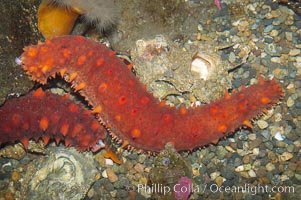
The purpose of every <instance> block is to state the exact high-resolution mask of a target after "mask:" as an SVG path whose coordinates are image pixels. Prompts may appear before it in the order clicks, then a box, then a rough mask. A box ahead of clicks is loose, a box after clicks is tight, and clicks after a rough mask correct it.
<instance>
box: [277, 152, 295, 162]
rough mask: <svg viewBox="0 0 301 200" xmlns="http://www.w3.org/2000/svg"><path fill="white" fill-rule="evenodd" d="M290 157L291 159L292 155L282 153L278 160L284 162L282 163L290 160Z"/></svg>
mask: <svg viewBox="0 0 301 200" xmlns="http://www.w3.org/2000/svg"><path fill="white" fill-rule="evenodd" d="M292 157H293V154H292V153H289V152H284V153H283V154H281V155H280V156H279V160H280V161H283V162H284V161H287V160H290V159H291V158H292Z"/></svg>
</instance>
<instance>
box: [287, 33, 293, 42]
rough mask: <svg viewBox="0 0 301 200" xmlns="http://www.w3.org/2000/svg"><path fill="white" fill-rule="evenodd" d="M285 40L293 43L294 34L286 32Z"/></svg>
mask: <svg viewBox="0 0 301 200" xmlns="http://www.w3.org/2000/svg"><path fill="white" fill-rule="evenodd" d="M285 39H286V40H287V41H290V42H291V41H292V40H293V33H292V32H285Z"/></svg>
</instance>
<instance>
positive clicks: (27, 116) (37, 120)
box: [0, 88, 106, 151]
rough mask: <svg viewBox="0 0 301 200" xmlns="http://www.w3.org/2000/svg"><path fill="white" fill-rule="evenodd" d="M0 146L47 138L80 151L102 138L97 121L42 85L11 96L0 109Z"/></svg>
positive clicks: (82, 109) (45, 139)
mask: <svg viewBox="0 0 301 200" xmlns="http://www.w3.org/2000/svg"><path fill="white" fill-rule="evenodd" d="M0 121H1V123H0V145H1V144H6V143H14V142H16V141H19V142H22V144H23V145H24V146H25V148H27V145H28V140H30V139H34V140H36V141H37V140H39V139H42V140H43V141H44V143H45V145H47V144H48V142H49V141H50V139H53V140H55V141H56V143H59V142H60V141H65V145H66V146H74V147H76V148H77V150H79V151H84V150H90V148H93V147H94V146H97V142H98V141H99V140H101V139H104V138H105V135H106V132H105V130H104V128H103V127H102V126H101V125H100V124H99V122H98V120H97V119H95V118H94V116H93V115H91V112H89V111H87V110H86V109H85V108H83V107H82V106H80V105H77V104H74V103H73V101H71V100H70V99H68V98H67V97H66V96H65V97H62V96H58V95H55V94H52V93H51V92H49V91H46V92H44V91H43V90H42V89H41V88H40V89H38V90H36V91H34V92H31V93H29V94H27V95H25V96H22V97H19V98H14V99H10V100H9V101H7V102H6V103H5V104H4V105H3V106H2V107H1V108H0Z"/></svg>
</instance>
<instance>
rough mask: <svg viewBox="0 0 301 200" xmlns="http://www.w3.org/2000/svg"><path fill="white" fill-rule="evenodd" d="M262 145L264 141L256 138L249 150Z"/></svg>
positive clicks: (250, 144)
mask: <svg viewBox="0 0 301 200" xmlns="http://www.w3.org/2000/svg"><path fill="white" fill-rule="evenodd" d="M261 143H262V140H261V139H260V138H256V139H255V140H254V141H251V142H250V143H249V148H250V149H254V148H256V147H259V145H260V144H261Z"/></svg>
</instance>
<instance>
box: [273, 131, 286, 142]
mask: <svg viewBox="0 0 301 200" xmlns="http://www.w3.org/2000/svg"><path fill="white" fill-rule="evenodd" d="M274 138H275V139H276V140H278V141H283V140H284V139H285V136H284V135H282V134H281V133H280V132H277V133H276V134H275V136H274Z"/></svg>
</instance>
